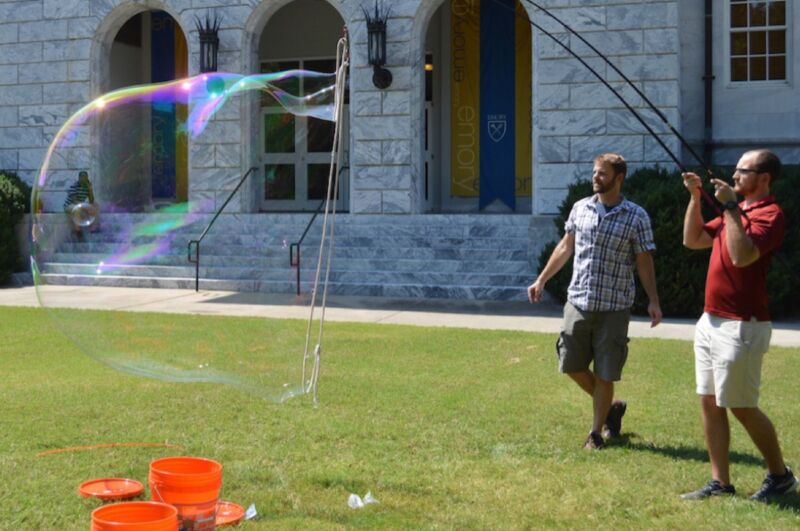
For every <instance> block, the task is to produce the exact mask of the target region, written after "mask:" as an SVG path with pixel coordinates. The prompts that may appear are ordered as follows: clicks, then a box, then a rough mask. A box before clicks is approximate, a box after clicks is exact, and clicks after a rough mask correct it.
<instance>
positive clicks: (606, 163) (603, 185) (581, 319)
mask: <svg viewBox="0 0 800 531" xmlns="http://www.w3.org/2000/svg"><path fill="white" fill-rule="evenodd" d="M627 171H628V166H627V164H626V162H625V159H624V158H622V157H621V156H620V155H617V154H614V153H605V154H603V155H600V156H598V157H597V158H596V159H595V161H594V169H593V171H592V190H593V191H594V195H592V196H591V197H587V198H584V199H581V200H580V201H578V202H576V203H575V204H574V205H573V207H572V211H571V212H570V214H569V218H568V219H567V222H566V224H565V225H564V231H565V234H564V237H563V238H562V239H561V241H560V242H559V243H558V245H556V248H555V249H554V250H553V254H552V255H551V256H550V259H549V260H548V261H547V264H546V265H545V267H544V269H542V271H541V273H540V274H539V276H538V277H537V278H536V281H535V282H534V283H533V284H531V285H530V286H529V287H528V299H529V300H530V301H531V302H539V301H540V300H541V299H542V294H543V293H544V287H545V284H546V283H547V281H548V280H550V279H551V278H552V277H553V275H555V274H556V273H558V271H559V270H560V269H561V268H562V267H564V264H566V263H567V261H568V260H569V259H570V257H571V256H572V255H573V253H574V254H575V260H574V262H573V268H572V280H571V281H570V284H569V289H568V291H567V303H566V304H565V305H564V324H563V326H562V331H561V336H560V337H559V340H558V343H557V346H556V348H557V352H558V357H559V369H560V370H561V372H563V373H566V374H567V375H568V376H569V377H570V378H572V379H573V380H574V381H575V382H576V383H577V384H578V385H579V386H580V388H581V389H583V390H584V391H586V392H587V393H588V394H589V395H591V397H592V402H593V413H594V416H593V421H592V428H591V430H590V431H589V436H588V437H587V439H586V443H585V444H584V448H586V449H588V450H595V449H600V448H602V447H603V446H604V445H605V439H604V436H605V437H616V436H618V435H619V433H620V429H621V428H622V416H623V415H624V414H625V410H626V409H627V403H626V402H624V401H622V400H614V382H615V381H619V380H620V379H621V377H622V368H623V366H624V365H625V361H626V359H627V357H628V323H629V321H630V311H631V306H633V298H634V295H635V292H636V286H635V281H634V278H633V268H634V266H635V267H636V271H637V273H638V275H639V280H640V281H641V283H642V286H643V287H644V290H645V292H646V293H647V297H648V298H649V304H648V306H647V312H648V313H649V314H650V319H651V321H650V326H656V325H657V324H658V323H659V322H661V307H660V305H659V302H658V291H657V289H656V274H655V267H654V265H653V257H652V256H651V254H650V253H651V252H652V251H653V250H654V249H655V247H656V246H655V243H654V242H653V231H652V229H651V227H650V218H649V216H648V215H647V212H645V211H644V209H643V208H641V207H640V206H639V205H637V204H635V203H632V202H631V201H628V200H627V199H625V198H624V197H623V196H622V193H621V188H622V182H623V181H624V180H625V175H626V174H627ZM592 362H594V366H593V371H590V370H589V365H590V364H592ZM604 427H605V428H606V429H605V431H603V428H604Z"/></svg>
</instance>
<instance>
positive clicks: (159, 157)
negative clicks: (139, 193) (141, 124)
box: [150, 11, 177, 199]
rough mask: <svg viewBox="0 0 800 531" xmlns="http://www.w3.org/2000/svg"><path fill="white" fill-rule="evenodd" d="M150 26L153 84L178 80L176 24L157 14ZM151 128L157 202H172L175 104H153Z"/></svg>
mask: <svg viewBox="0 0 800 531" xmlns="http://www.w3.org/2000/svg"><path fill="white" fill-rule="evenodd" d="M150 23H151V31H150V36H151V37H150V49H151V51H150V80H151V82H152V83H161V82H163V81H171V80H173V79H175V28H174V24H175V21H174V20H173V19H172V17H171V16H170V15H169V14H167V13H165V12H164V11H156V12H153V13H152V14H151V19H150ZM151 124H152V129H151V133H150V135H151V137H150V138H151V143H152V157H151V164H152V166H151V170H152V171H151V175H152V179H153V180H152V191H153V198H155V199H172V198H174V197H175V187H176V180H175V173H176V166H177V149H176V115H175V104H174V103H153V107H152V113H151Z"/></svg>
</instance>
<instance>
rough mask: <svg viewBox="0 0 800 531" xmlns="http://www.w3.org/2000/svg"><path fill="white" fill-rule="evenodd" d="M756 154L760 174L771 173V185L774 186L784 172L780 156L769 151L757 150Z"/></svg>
mask: <svg viewBox="0 0 800 531" xmlns="http://www.w3.org/2000/svg"><path fill="white" fill-rule="evenodd" d="M755 152H756V154H757V155H756V169H757V170H758V171H759V172H760V173H769V184H770V185H772V184H774V183H775V181H776V180H777V179H778V177H780V176H781V171H783V164H781V159H779V158H778V155H776V154H775V153H773V152H772V151H770V150H768V149H757V150H755Z"/></svg>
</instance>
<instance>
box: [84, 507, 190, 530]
mask: <svg viewBox="0 0 800 531" xmlns="http://www.w3.org/2000/svg"><path fill="white" fill-rule="evenodd" d="M92 531H178V510H177V509H176V508H175V507H173V506H172V505H167V504H166V503H156V502H123V503H114V504H112V505H104V506H103V507H98V508H97V509H95V510H94V511H92Z"/></svg>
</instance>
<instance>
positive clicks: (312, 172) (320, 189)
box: [308, 164, 339, 200]
mask: <svg viewBox="0 0 800 531" xmlns="http://www.w3.org/2000/svg"><path fill="white" fill-rule="evenodd" d="M329 169H330V165H329V164H309V165H308V199H316V200H321V199H325V198H326V197H327V194H328V171H329ZM335 170H336V168H335V167H334V171H335ZM334 177H335V175H334ZM336 199H339V190H336Z"/></svg>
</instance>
